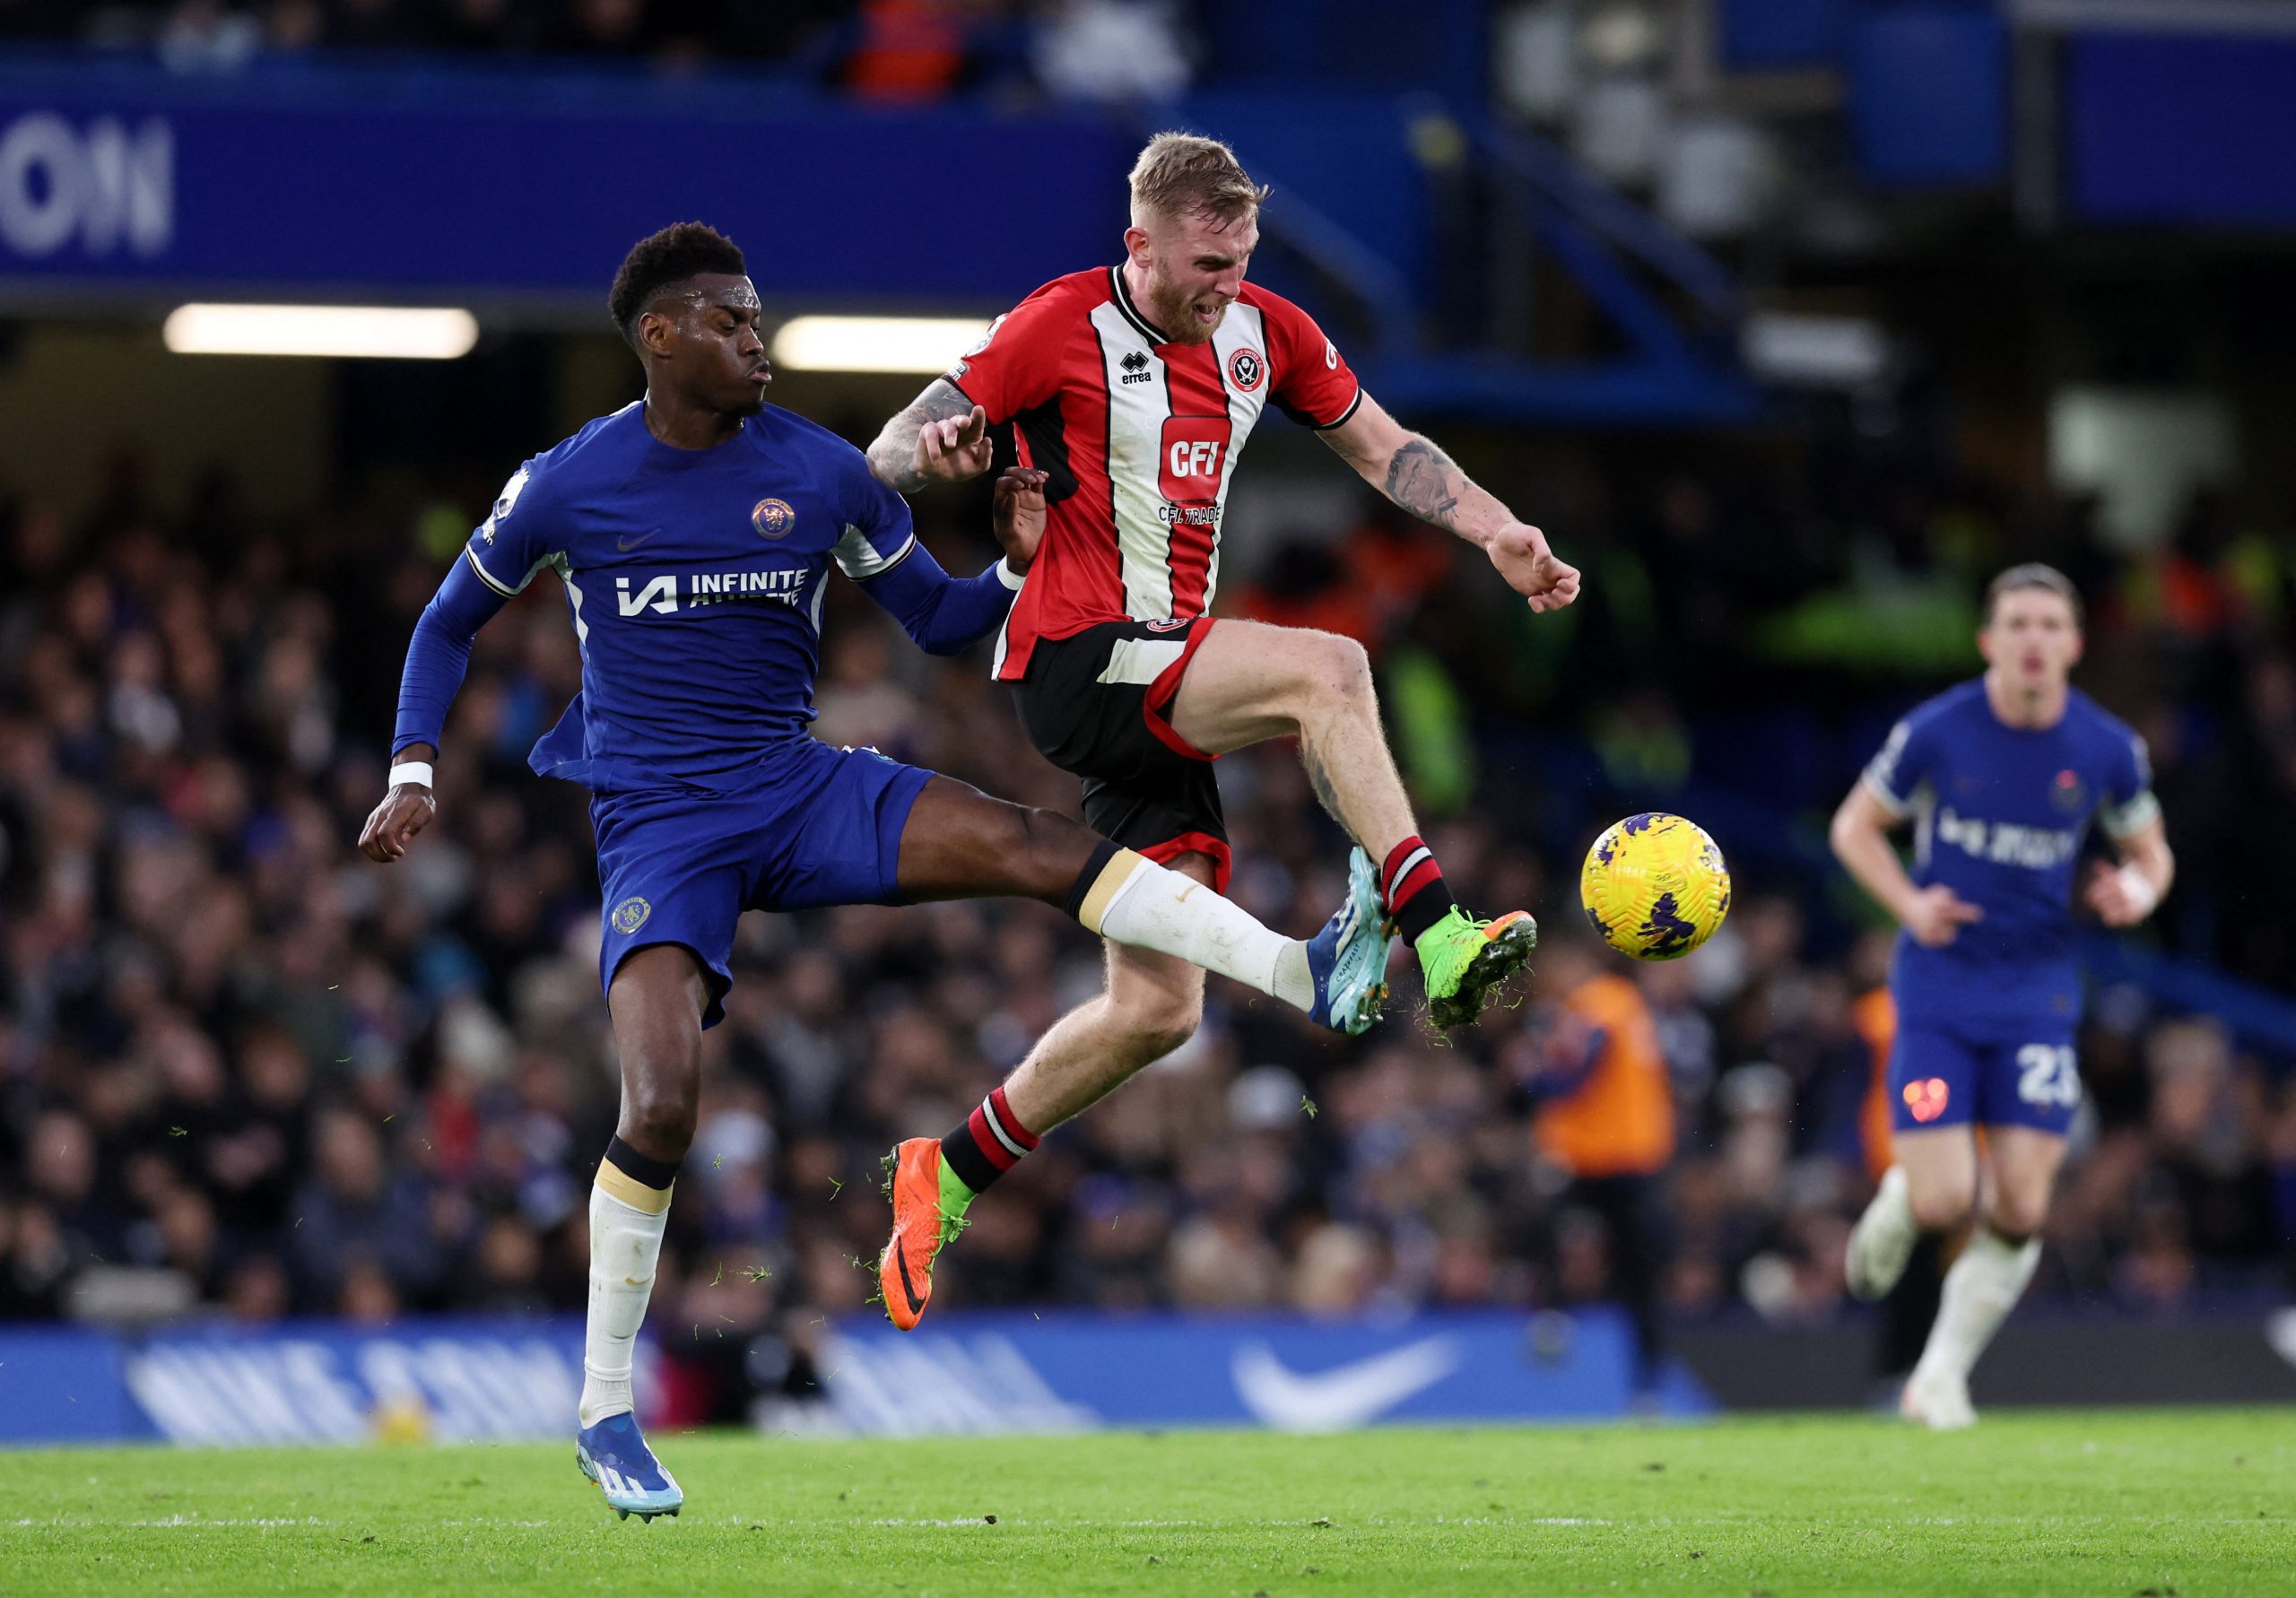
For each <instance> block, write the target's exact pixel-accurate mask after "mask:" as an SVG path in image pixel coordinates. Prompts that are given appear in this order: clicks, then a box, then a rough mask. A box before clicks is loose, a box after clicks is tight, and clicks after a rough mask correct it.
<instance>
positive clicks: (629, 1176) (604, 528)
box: [360, 223, 1387, 1518]
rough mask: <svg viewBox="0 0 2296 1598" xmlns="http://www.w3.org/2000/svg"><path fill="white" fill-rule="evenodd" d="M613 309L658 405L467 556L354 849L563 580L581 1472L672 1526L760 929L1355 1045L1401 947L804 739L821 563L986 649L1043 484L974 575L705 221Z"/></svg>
mask: <svg viewBox="0 0 2296 1598" xmlns="http://www.w3.org/2000/svg"><path fill="white" fill-rule="evenodd" d="M609 303H610V307H611V309H612V311H613V317H614V321H615V323H616V325H617V326H620V327H621V328H622V332H623V334H624V335H625V336H626V337H627V338H628V339H629V340H630V342H631V345H632V347H633V348H634V349H635V350H636V351H637V352H638V355H639V359H640V360H641V361H642V362H643V363H644V365H645V368H646V375H647V392H646V397H645V399H644V401H643V402H642V403H639V404H631V405H628V406H626V407H624V408H623V409H622V410H620V411H618V412H616V413H613V415H611V416H606V417H603V418H600V419H599V420H598V421H593V422H591V423H590V424H589V425H588V426H587V427H585V428H584V429H583V430H581V431H580V432H578V433H577V434H576V435H575V436H574V437H573V438H571V439H568V440H566V441H565V442H564V443H561V444H560V445H559V446H557V447H555V448H553V449H551V450H549V451H547V452H545V453H544V454H543V455H540V456H535V458H534V459H532V460H530V461H528V462H527V463H526V465H524V466H523V467H521V468H520V469H519V470H518V472H517V473H516V474H515V475H514V476H513V477H512V478H511V479H510V481H509V483H508V484H507V485H505V487H504V488H503V491H502V493H501V496H500V498H499V499H497V500H496V502H495V505H494V509H493V514H492V515H491V516H489V517H487V518H486V521H485V522H484V524H483V525H481V526H480V527H479V529H478V531H477V532H476V533H475V534H473V535H472V537H471V540H470V543H469V544H468V545H467V546H466V547H465V551H464V555H463V559H462V560H458V561H457V563H456V565H455V567H454V569H452V570H451V571H450V572H449V573H448V577H447V579H446V581H445V583H444V585H443V586H441V587H440V588H439V594H438V595H437V597H436V598H434V599H433V600H432V601H431V604H430V607H429V608H428V609H427V610H426V611H425V612H423V615H422V620H421V621H420V622H419V623H418V624H417V626H416V629H415V633H414V638H413V642H412V643H411V644H410V646H409V647H408V651H407V660H406V669H405V674H404V679H403V682H402V684H401V689H400V695H399V711H398V727H397V732H396V736H395V737H394V739H393V743H392V758H393V766H392V770H391V783H390V788H389V791H388V793H387V795H386V797H385V798H384V800H383V802H382V803H381V804H379V805H378V806H377V807H376V809H375V812H374V813H373V814H372V815H371V816H370V817H369V818H368V821H367V824H366V827H365V829H364V830H363V832H362V833H361V838H360V847H361V848H362V849H363V850H364V851H365V852H366V853H367V855H369V856H370V858H372V859H374V860H378V861H385V862H387V861H391V860H396V859H397V858H399V857H400V856H402V855H404V854H405V853H406V850H407V847H408V844H409V842H410V840H411V839H412V838H413V835H414V834H415V833H417V832H419V831H421V830H422V828H423V827H424V826H425V825H426V824H427V823H428V822H429V821H430V820H431V816H432V815H433V814H434V813H435V812H436V808H437V807H436V803H435V802H434V800H433V797H432V792H431V777H432V772H431V760H432V759H433V757H434V755H435V752H436V749H437V745H438V742H439V730H440V728H441V726H442V725H443V724H444V722H445V720H446V715H447V709H448V705H449V703H450V702H451V701H452V699H453V698H454V694H455V691H456V690H457V688H458V687H459V686H460V684H461V682H462V678H463V673H464V670H465V666H466V665H467V664H468V661H469V656H470V647H471V640H472V638H474V636H475V634H476V633H477V631H478V629H479V628H480V627H481V626H482V625H483V624H484V622H485V621H487V620H488V619H489V618H490V617H491V616H492V615H493V614H494V613H495V612H497V611H499V610H500V608H501V606H502V604H504V602H505V601H507V600H508V599H509V598H510V597H511V596H512V595H516V594H517V592H518V591H519V590H520V589H522V588H524V587H525V586H526V583H527V582H528V581H529V580H530V579H531V578H533V577H534V576H535V574H536V573H538V572H540V571H542V570H544V569H551V570H553V571H555V572H556V573H557V575H558V577H559V578H560V579H561V581H562V582H563V584H564V585H565V589H566V595H567V603H568V606H569V609H570V613H571V616H572V619H573V623H574V630H575V634H576V637H577V638H578V640H579V644H580V649H581V656H582V688H581V691H580V693H579V694H578V695H577V696H576V698H575V699H574V702H573V703H572V704H571V705H570V706H569V707H568V708H567V711H566V714H565V716H563V718H561V720H560V722H559V723H558V725H557V726H556V727H555V728H553V729H552V731H551V732H550V733H549V734H547V735H546V736H544V738H543V740H542V741H541V742H540V743H538V744H536V745H535V751H534V754H533V756H532V760H531V763H532V765H533V767H534V769H535V770H536V771H537V772H540V773H542V774H544V775H547V776H553V777H564V778H567V779H568V780H570V781H574V782H578V783H581V784H583V785H584V786H587V787H588V788H589V789H590V790H591V792H592V794H593V795H594V798H593V801H592V805H591V818H592V821H593V822H594V823H595V825H596V831H597V842H598V871H599V877H600V880H601V885H602V887H603V888H604V937H603V942H602V947H601V949H600V951H599V978H600V981H601V983H602V984H603V985H604V987H605V989H606V996H607V1001H608V1005H609V1008H610V1009H611V1011H612V1013H613V1031H614V1044H615V1048H616V1052H617V1054H618V1055H619V1056H620V1060H621V1065H622V1115H621V1120H620V1123H619V1125H618V1127H617V1130H616V1133H615V1135H614V1137H613V1139H612V1141H611V1142H609V1144H608V1146H607V1150H606V1154H605V1158H604V1160H603V1161H602V1162H601V1163H600V1165H599V1167H598V1172H597V1179H596V1186H595V1187H594V1189H593V1191H592V1194H591V1200H590V1234H591V1236H590V1298H589V1320H588V1328H587V1341H586V1344H585V1355H584V1361H583V1369H584V1381H583V1388H582V1399H581V1406H580V1425H581V1432H580V1436H579V1440H578V1445H577V1452H578V1460H579V1462H580V1463H581V1465H582V1469H583V1471H584V1472H585V1473H586V1474H587V1475H588V1476H590V1478H591V1479H592V1480H593V1481H596V1482H597V1483H598V1485H599V1486H600V1488H601V1489H604V1493H605V1496H606V1501H607V1502H608V1504H610V1505H611V1506H613V1507H614V1508H616V1509H618V1510H620V1511H622V1514H623V1515H625V1516H626V1515H630V1514H633V1513H635V1514H639V1515H645V1516H647V1517H648V1518H651V1516H653V1515H657V1514H674V1513H676V1511H677V1509H678V1507H680V1505H681V1504H682V1502H683V1493H682V1492H681V1491H680V1489H679V1488H678V1485H677V1483H676V1482H675V1481H674V1480H673V1479H672V1478H671V1477H670V1476H669V1474H668V1472H665V1471H664V1470H663V1469H662V1467H661V1465H660V1463H659V1462H658V1461H657V1460H656V1459H655V1457H654V1455H653V1454H652V1452H651V1450H650V1449H648V1447H647V1446H646V1443H645V1440H644V1438H643V1437H641V1436H640V1435H639V1429H638V1427H637V1425H636V1423H635V1420H634V1419H633V1418H632V1415H631V1359H632V1352H633V1349H634V1346H635V1343H636V1341H637V1336H638V1331H639V1325H640V1324H642V1322H643V1320H644V1318H645V1313H646V1303H647V1298H648V1294H649V1293H650V1291H651V1289H652V1285H653V1280H654V1268H655V1262H656V1260H657V1256H658V1254H659V1251H660V1247H661V1241H662V1234H663V1229H664V1225H665V1220H666V1216H667V1212H668V1209H669V1203H670V1192H671V1186H672V1184H673V1183H674V1181H675V1179H676V1176H677V1171H678V1165H679V1162H680V1161H681V1160H682V1159H683V1158H684V1157H685V1154H686V1151H687V1149H688V1146H689V1145H690V1144H691V1142H692V1138H693V1129H694V1118H695V1111H696V1102H697V1098H698V1094H699V1090H700V1038H701V1032H702V1030H703V1029H704V1028H707V1027H709V1026H711V1025H714V1024H715V1023H716V1022H717V1021H718V1020H719V1019H720V1017H721V1016H722V1015H723V1013H724V1012H723V1008H722V1005H723V1001H724V998H725V995H726V990H727V988H728V987H730V986H731V985H732V977H731V974H730V970H729V968H728V965H727V957H728V955H729V953H730V951H731V947H732V942H733V936H734V926H735V921H736V920H737V919H738V918H739V916H741V914H742V912H743V911H744V910H745V909H752V908H756V909H779V910H796V909H804V908H812V907H816V906H822V905H837V904H864V903H867V904H888V903H899V902H914V901H918V900H924V899H957V898H971V897H980V896H987V895H996V894H1010V895H1014V896H1019V897H1024V898H1030V899H1042V900H1045V901H1047V902H1049V903H1054V904H1063V905H1065V907H1066V908H1068V909H1069V911H1070V913H1071V914H1073V915H1074V916H1076V917H1077V918H1078V919H1079V920H1080V921H1081V922H1083V925H1085V926H1086V928H1087V929H1089V930H1090V931H1091V932H1093V933H1096V934H1100V935H1101V936H1103V937H1106V938H1109V939H1110V940H1113V941H1115V942H1120V943H1126V944H1130V945H1134V946H1137V947H1140V948H1144V949H1150V950H1153V951H1157V952H1159V953H1163V954H1169V955H1174V956H1177V957H1178V958H1180V959H1182V960H1189V961H1192V962H1194V963H1196V964H1198V965H1202V966H1205V968H1209V969H1213V970H1217V971H1219V972H1221V973H1222V974H1223V975H1226V976H1230V977H1236V978H1238V979H1239V980H1241V981H1243V982H1246V983H1248V984H1249V985H1251V986H1254V987H1257V988H1258V989H1259V990H1260V991H1261V992H1263V993H1267V994H1273V995H1274V996H1276V997H1279V998H1282V999H1283V1000H1285V1001H1286V1002H1287V1003H1292V1004H1294V1005H1296V1006H1297V1007H1298V1008H1300V1009H1301V1010H1304V1011H1307V1012H1309V1014H1310V1015H1311V1016H1313V1017H1314V1018H1315V1019H1316V1020H1319V1021H1322V1022H1324V1023H1326V1024H1327V1025H1332V1026H1335V1027H1337V1028H1340V1029H1344V1030H1351V1031H1357V1030H1361V1029H1362V1028H1363V1027H1365V1026H1368V1025H1369V1024H1370V1020H1372V1019H1373V1018H1374V1017H1375V1016H1376V1014H1377V1008H1378V993H1379V992H1380V991H1381V990H1380V988H1379V982H1380V977H1381V974H1382V972H1383V970H1384V967H1385V964H1386V958H1385V957H1386V953H1387V943H1386V937H1385V933H1384V929H1383V927H1382V925H1381V922H1382V919H1383V917H1382V914H1381V912H1380V909H1379V907H1378V902H1377V899H1376V897H1375V896H1371V895H1369V894H1363V895H1359V896H1358V897H1357V899H1354V900H1351V903H1350V904H1349V905H1348V906H1347V907H1345V908H1343V910H1342V911H1341V912H1340V914H1338V915H1337V916H1334V917H1333V919H1332V922H1331V924H1330V925H1327V926H1326V928H1325V929H1324V931H1323V932H1322V933H1321V934H1318V937H1317V938H1316V939H1315V940H1314V941H1313V942H1308V943H1303V942H1298V941H1296V940H1292V939H1287V938H1283V937H1281V936H1279V935H1278V934H1274V933H1273V932H1271V931H1269V930H1268V929H1267V928H1265V927H1264V926H1262V925H1260V924H1259V923H1258V922H1257V921H1255V920H1253V919H1252V918H1251V917H1250V916H1248V915H1246V914H1245V913H1244V912H1243V911H1242V910H1240V909H1239V908H1236V907H1235V906H1234V905H1232V904H1231V903H1229V902H1228V901H1227V900H1225V899H1221V898H1220V897H1218V896H1217V895H1215V894H1213V893H1212V892H1210V891H1209V890H1205V888H1203V887H1202V886H1201V885H1200V884H1198V883H1196V882H1193V881H1191V880H1190V879H1188V878H1187V877H1185V876H1182V875H1180V874H1179V873H1175V872H1172V871H1169V870H1167V869H1166V868H1164V867H1162V866H1161V865H1156V864H1152V863H1150V862H1149V861H1147V860H1145V859H1144V858H1142V857H1141V856H1139V855H1135V854H1134V853H1133V852H1132V851H1130V850H1127V849H1122V848H1119V847H1118V846H1117V845H1115V844H1113V843H1108V842H1105V841H1103V840H1101V839H1100V838H1095V837H1094V836H1093V835H1092V834H1091V832H1089V831H1087V830H1086V829H1084V828H1083V826H1081V825H1079V824H1078V823H1076V822H1074V821H1068V820H1066V819H1065V818H1063V817H1060V816H1057V815H1053V814H1050V813H1048V812H1042V811H1033V810H1027V809H1023V808H1022V807H1021V806H1018V805H1013V804H1008V803H1004V802H1002V801H1000V800H996V799H991V798H989V797H988V796H987V795H984V794H981V793H979V792H978V790H976V789H973V788H971V787H969V786H965V785H963V784H961V783H958V782H954V781H952V780H951V779H949V778H947V777H940V776H936V775H935V774H934V773H932V772H929V771H925V770H920V769H917V768H915V767H910V766H904V765H901V764H900V763H898V762H896V761H893V760H887V759H885V758H883V756H880V755H878V754H877V753H875V752H874V751H869V750H858V751H857V750H850V749H847V750H839V749H836V748H832V747H831V746H830V745H828V744H825V743H821V742H819V741H818V740H816V739H814V738H813V737H812V736H811V735H810V734H809V733H808V731H807V724H808V723H810V722H811V721H812V720H813V679H814V675H815V673H816V670H817V668H818V665H819V662H820V648H821V638H820V627H821V614H822V590H823V588H824V586H825V585H826V584H827V582H828V578H829V569H830V566H831V563H832V562H834V563H835V564H836V565H837V566H838V567H839V569H842V570H843V571H844V572H845V574H846V575H847V576H848V577H849V578H853V579H855V580H856V581H857V582H859V583H860V584H861V585H862V586H863V588H864V590H865V592H866V593H867V594H868V595H870V596H871V597H872V598H873V599H874V600H876V601H877V603H878V604H882V605H883V606H884V607H885V609H886V610H887V611H889V612H891V614H892V615H893V616H894V617H895V618H896V619H898V620H899V621H900V624H901V626H902V627H903V629H904V630H907V631H908V633H909V636H910V637H911V638H914V639H915V640H916V641H917V642H918V644H919V645H920V646H922V647H925V648H926V649H927V650H930V651H933V652H935V653H940V654H952V653H954V652H955V651H957V650H960V649H962V648H964V647H968V646H969V645H971V644H973V643H976V642H978V641H979V640H980V639H982V638H986V637H987V635H988V634H989V633H990V632H992V631H994V630H996V627H997V625H998V624H999V623H1000V622H1001V621H1003V620H1004V617H1005V611H1006V609H1007V608H1008V607H1009V605H1010V604H1011V602H1012V596H1013V593H1014V592H1015V591H1017V590H1018V589H1019V587H1020V586H1021V582H1022V577H1021V572H1022V570H1024V569H1026V567H1027V565H1028V564H1029V560H1030V559H1031V556H1032V555H1033V554H1034V552H1035V548H1036V544H1037V541H1038V539H1039V536H1040V535H1041V534H1042V530H1043V496H1042V493H1041V489H1042V484H1043V473H1032V472H1013V473H1007V474H1006V476H1005V480H1004V481H1002V482H999V483H998V484H997V490H996V509H997V514H996V525H997V535H998V539H999V542H1000V543H1003V544H1004V545H1005V550H1006V551H1007V554H1006V558H1005V560H1002V561H1000V562H998V564H997V565H996V567H994V568H992V569H990V570H988V571H986V572H983V573H981V574H980V575H979V576H978V577H975V578H970V579H969V580H961V581H960V580H953V579H952V578H949V577H948V576H947V574H945V573H944V572H943V571H942V570H941V569H940V567H939V566H938V565H937V564H936V563H935V561H934V560H933V557H932V556H931V555H930V554H929V553H927V552H926V551H925V550H924V549H923V548H922V547H921V546H920V545H919V544H918V542H917V539H916V537H915V534H913V533H912V532H911V530H910V525H909V508H908V506H907V504H906V503H905V502H903V500H902V499H900V496H899V495H898V494H896V493H894V492H893V491H891V490H890V489H887V488H885V487H883V485H882V484H880V483H879V482H877V481H876V479H875V478H874V477H873V476H872V475H871V474H870V473H869V470H868V467H867V465H866V464H865V462H864V461H863V459H862V457H861V455H860V452H859V451H857V450H856V449H854V448H853V447H850V446H849V445H847V444H846V443H844V442H843V441H842V440H840V439H837V438H836V437H835V436H834V435H832V434H831V433H828V432H826V431H824V430H822V429H820V428H818V427H815V426H814V425H813V424H812V423H811V422H808V421H804V419H803V418H801V417H798V416H796V415H793V414H791V413H788V412H787V411H782V410H778V409H777V408H774V407H771V406H769V405H767V404H765V392H764V391H765V385H766V384H767V383H768V382H769V381H770V378H771V374H770V369H768V367H767V364H766V360H765V355H764V348H763V345H762V343H761V341H760V339H759V336H758V317H759V305H758V298H757V293H756V291H755V289H754V288H753V287H752V285H751V283H750V281H749V279H748V277H747V276H746V275H745V274H744V263H743V259H742V255H741V252H740V251H739V250H738V249H736V248H735V247H734V246H733V244H732V243H731V242H730V241H728V240H727V239H725V238H723V237H721V236H720V235H718V233H716V232H714V231H712V230H709V229H708V228H705V227H702V226H700V224H698V223H683V224H680V225H679V226H677V227H674V228H669V229H665V230H663V231H662V232H660V233H657V234H656V235H654V236H653V237H651V238H649V239H645V240H643V241H642V242H640V243H639V245H638V246H637V247H636V248H634V249H633V250H631V254H630V256H629V257H628V259H627V260H625V261H624V262H623V264H622V270H621V272H620V273H619V274H617V275H616V277H615V280H614V284H613V292H612V294H611V297H610V301H609Z"/></svg>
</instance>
